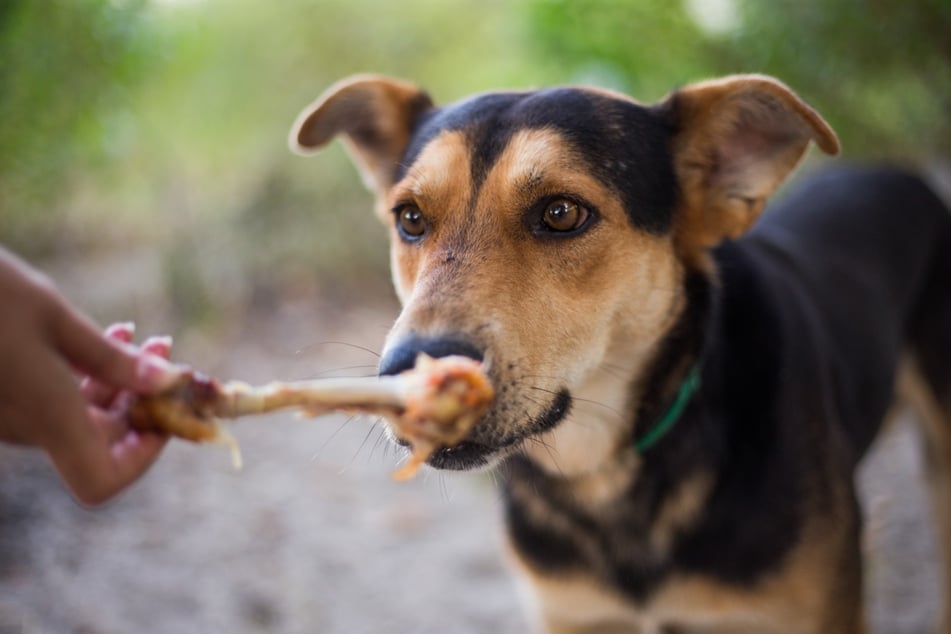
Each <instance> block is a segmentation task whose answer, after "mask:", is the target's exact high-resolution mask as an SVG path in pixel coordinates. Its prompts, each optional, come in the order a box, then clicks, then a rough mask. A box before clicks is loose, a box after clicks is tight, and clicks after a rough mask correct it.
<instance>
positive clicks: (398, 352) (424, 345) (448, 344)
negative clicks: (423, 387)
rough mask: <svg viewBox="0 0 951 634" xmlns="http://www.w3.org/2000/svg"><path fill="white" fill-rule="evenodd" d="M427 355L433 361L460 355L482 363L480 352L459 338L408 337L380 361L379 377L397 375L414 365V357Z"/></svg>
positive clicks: (387, 352)
mask: <svg viewBox="0 0 951 634" xmlns="http://www.w3.org/2000/svg"><path fill="white" fill-rule="evenodd" d="M420 354H427V355H429V356H431V357H433V358H434V359H438V358H440V357H448V356H452V355H461V356H464V357H469V358H470V359H475V360H476V361H482V358H483V354H482V351H481V350H480V349H479V348H478V347H477V346H475V345H474V344H473V343H471V342H470V341H468V340H466V339H464V338H463V337H460V336H442V337H421V336H410V337H407V338H405V339H403V340H402V341H399V342H398V343H396V344H395V345H393V346H392V347H390V349H389V350H387V351H386V353H385V354H384V355H383V358H382V359H381V360H380V368H379V372H380V376H384V375H390V374H399V373H400V372H404V371H406V370H409V369H410V368H412V367H413V366H414V365H415V364H416V357H418V356H419V355H420Z"/></svg>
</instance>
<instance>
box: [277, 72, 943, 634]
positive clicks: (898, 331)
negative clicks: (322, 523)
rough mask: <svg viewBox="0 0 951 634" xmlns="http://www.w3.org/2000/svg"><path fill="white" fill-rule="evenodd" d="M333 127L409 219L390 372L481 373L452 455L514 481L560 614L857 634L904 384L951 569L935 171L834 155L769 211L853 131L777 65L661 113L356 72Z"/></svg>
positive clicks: (404, 227)
mask: <svg viewBox="0 0 951 634" xmlns="http://www.w3.org/2000/svg"><path fill="white" fill-rule="evenodd" d="M338 134H340V135H342V137H343V139H344V141H345V142H346V144H347V147H348V149H349V150H350V151H351V154H352V156H353V157H354V159H355V161H356V163H357V164H358V166H359V167H360V170H361V173H362V175H363V177H364V180H365V182H366V183H367V185H368V187H370V188H371V190H373V191H374V193H375V194H376V197H377V205H376V209H377V212H378V214H379V216H380V218H381V219H382V220H383V221H384V222H385V223H386V224H387V225H388V226H389V227H390V231H391V233H392V265H393V277H394V282H395V286H396V290H397V294H398V295H399V298H400V300H401V301H402V303H403V311H402V314H401V315H400V317H399V319H398V320H397V322H396V324H395V326H394V328H393V330H392V332H391V333H390V335H389V337H388V339H387V344H386V350H385V354H384V357H383V360H382V362H381V367H380V371H381V373H394V372H399V371H401V370H403V369H405V368H406V367H408V366H410V365H411V364H412V363H413V360H414V359H415V357H416V355H417V354H418V353H419V352H428V353H429V354H431V355H435V356H440V355H446V354H467V355H469V356H472V357H475V358H479V359H484V361H485V362H486V366H487V368H488V372H489V374H490V377H491V379H492V381H493V383H494V385H495V387H496V391H497V398H496V400H495V402H494V404H493V405H492V407H491V409H490V411H489V412H488V413H487V414H486V415H485V417H484V418H483V419H482V420H481V421H480V422H479V423H478V424H477V425H476V426H475V427H474V428H473V430H472V432H471V434H470V436H469V437H468V439H467V440H466V442H464V443H463V444H462V445H460V446H458V447H456V448H453V449H444V450H442V451H440V452H439V453H437V454H436V455H435V456H434V458H433V459H432V460H431V464H432V465H433V466H434V467H436V468H442V469H469V468H477V467H485V466H491V467H495V468H497V469H498V470H499V472H500V473H501V474H502V476H503V477H502V478H501V479H502V482H503V489H504V499H505V504H506V517H507V527H508V535H509V540H510V544H511V552H512V556H513V557H512V558H513V560H514V561H515V565H516V568H517V569H518V570H519V572H520V573H521V578H522V579H523V580H524V581H525V587H526V590H527V591H526V595H527V596H528V597H529V600H530V602H531V603H532V605H533V609H534V611H535V613H536V614H537V617H538V622H539V625H540V628H541V629H542V630H543V631H546V632H643V633H645V634H647V633H653V632H729V633H741V632H784V633H787V632H802V633H804V634H806V633H808V634H818V633H829V634H833V633H834V634H849V633H856V632H862V631H864V628H863V617H862V609H861V595H862V579H861V560H860V551H859V535H860V530H861V527H860V515H859V511H858V507H857V501H856V495H855V489H854V485H853V472H854V469H855V466H856V464H857V462H858V461H859V460H860V458H861V457H862V455H863V453H864V452H865V451H866V450H867V449H868V447H869V445H870V444H871V442H872V440H873V438H874V437H875V435H876V433H877V431H878V429H879V428H880V426H881V422H882V420H883V418H884V416H885V414H886V411H887V410H888V409H889V407H890V406H891V405H892V403H893V401H894V400H895V398H896V385H897V386H900V387H901V389H902V390H903V392H906V393H907V394H908V396H909V397H910V398H912V399H914V400H915V402H916V403H917V404H918V405H919V408H920V410H921V411H922V412H923V413H924V418H925V420H926V423H927V424H926V425H925V429H926V435H927V437H928V439H929V444H928V452H927V455H928V465H929V475H930V477H931V480H932V484H933V485H934V490H935V499H936V502H937V503H938V509H939V510H938V516H939V519H940V536H941V538H942V541H943V543H944V546H945V551H944V552H945V555H944V558H945V569H946V572H948V573H951V560H949V558H951V550H948V549H949V548H951V218H949V215H948V212H947V210H946V209H945V208H944V207H943V206H942V204H941V202H940V201H939V200H938V199H937V198H936V197H935V196H934V194H932V193H931V192H930V191H929V190H928V189H927V188H926V187H925V186H924V185H923V184H922V183H921V182H920V181H919V180H917V179H916V178H914V177H911V176H909V175H906V174H904V173H901V172H899V171H895V170H890V169H881V170H856V169H849V168H835V169H832V170H829V171H828V172H827V174H826V175H824V176H820V177H819V178H816V179H813V180H812V181H811V183H810V184H808V185H806V186H805V187H803V188H800V189H799V190H797V191H796V192H795V193H793V194H791V195H789V196H787V197H786V198H785V200H784V202H782V203H780V204H779V205H777V206H776V207H775V209H773V210H772V211H770V212H769V213H766V214H765V215H764V216H763V218H761V219H760V220H759V221H758V222H757V219H758V218H759V216H760V213H761V212H762V210H763V208H764V205H765V202H766V199H767V197H768V196H769V195H770V194H771V193H773V191H774V190H775V189H776V188H777V187H778V185H779V184H780V183H781V182H782V180H783V179H784V178H785V177H786V176H787V174H788V173H789V172H790V171H791V170H792V169H793V168H794V167H795V166H796V164H797V163H798V162H799V161H800V159H801V158H802V156H803V155H804V153H805V151H806V149H807V147H808V145H809V142H810V141H813V142H815V143H816V144H817V145H818V146H819V148H821V149H822V150H824V151H825V152H827V153H833V154H834V153H836V152H837V151H838V140H837V139H836V137H835V134H834V133H833V132H832V130H831V129H830V128H829V126H828V125H827V124H826V123H825V122H824V121H823V119H822V118H821V117H820V116H819V115H818V114H817V113H816V112H815V111H813V110H812V109H811V108H810V107H809V106H808V105H806V104H805V103H804V102H803V101H802V100H801V99H799V98H798V97H797V96H796V95H795V94H794V93H793V92H791V91H790V90H789V89H788V88H787V87H785V86H784V85H783V84H781V83H780V82H778V81H776V80H773V79H771V78H768V77H763V76H756V75H744V76H734V77H728V78H725V79H722V80H717V81H710V82H704V83H699V84H694V85H690V86H687V87H685V88H682V89H680V90H677V91H675V92H673V93H672V94H671V95H670V96H669V97H667V98H666V99H664V100H663V101H662V102H660V103H658V104H655V105H649V106H646V105H641V104H638V103H636V102H634V101H633V100H631V99H629V98H627V97H625V96H623V95H619V94H614V93H610V92H606V91H602V90H597V89H590V88H555V89H549V90H542V91H536V92H506V93H490V94H482V95H477V96H475V97H472V98H469V99H467V100H464V101H462V102H459V103H456V104H454V105H450V106H446V107H437V106H435V105H434V104H433V103H432V101H431V100H430V98H429V97H428V96H427V95H426V94H425V93H423V92H421V91H420V90H419V89H417V88H416V87H415V86H413V85H411V84H407V83H403V82H398V81H395V80H391V79H387V78H383V77H377V76H360V77H355V78H351V79H349V80H346V81H344V82H342V83H340V84H338V85H336V86H334V87H332V88H331V89H330V90H328V91H327V93H325V94H324V95H323V96H322V97H321V98H320V99H319V100H318V101H316V102H315V103H314V104H312V105H311V106H310V107H308V108H307V109H306V110H305V111H304V112H303V113H302V114H301V117H300V118H299V119H298V121H297V123H296V124H295V126H294V129H293V131H292V137H291V143H292V146H293V147H294V148H295V149H297V150H299V151H303V152H309V151H312V150H316V149H317V148H319V147H321V146H323V145H324V144H326V143H327V142H329V141H330V140H331V138H333V137H334V136H335V135H338ZM754 223H755V224H754ZM698 360H699V361H700V362H701V363H702V375H701V376H702V382H701V386H700V388H699V390H698V392H697V393H696V394H694V395H693V396H692V398H691V400H690V401H689V404H688V405H687V408H686V410H685V411H684V413H683V415H682V416H681V417H680V420H679V421H678V422H677V424H676V425H675V426H674V427H673V429H672V430H671V431H670V432H669V433H668V434H667V435H665V436H664V437H663V438H662V439H661V440H660V441H659V442H658V443H657V444H656V445H655V446H654V447H652V448H651V449H649V450H648V451H645V452H643V453H639V452H637V451H636V450H635V449H634V445H635V442H636V441H637V440H638V439H639V438H641V437H642V436H643V434H645V433H646V430H648V429H649V428H650V427H651V426H652V425H653V424H654V423H655V421H656V420H657V419H658V418H659V417H660V416H662V414H663V413H664V412H665V411H666V409H667V408H668V407H670V404H671V402H672V401H673V400H674V398H675V395H676V393H677V390H678V387H679V385H680V384H681V382H682V380H683V379H684V376H685V375H686V373H687V372H688V369H689V368H690V367H691V366H692V365H693V364H694V363H695V362H697V361H698ZM899 374H900V380H899ZM948 587H951V586H949V585H948V584H946V589H945V590H944V594H943V597H944V605H945V607H946V608H947V606H948V605H951V590H948V589H947V588H948ZM939 627H941V628H943V629H941V630H940V631H941V632H945V633H947V632H949V631H951V630H949V624H948V622H947V616H945V622H944V623H943V624H942V625H941V626H939Z"/></svg>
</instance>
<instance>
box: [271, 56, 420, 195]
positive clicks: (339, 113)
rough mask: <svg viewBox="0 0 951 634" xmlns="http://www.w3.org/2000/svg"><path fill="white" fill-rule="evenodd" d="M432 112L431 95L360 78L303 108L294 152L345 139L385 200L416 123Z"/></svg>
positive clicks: (345, 82)
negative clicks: (427, 112) (334, 138)
mask: <svg viewBox="0 0 951 634" xmlns="http://www.w3.org/2000/svg"><path fill="white" fill-rule="evenodd" d="M432 107H433V102H432V100H431V99H430V98H429V95H427V94H426V93H425V92H423V91H421V90H420V89H419V88H417V87H416V86H414V85H413V84H410V83H407V82H403V81H398V80H395V79H390V78H388V77H382V76H379V75H357V76H354V77H350V78H347V79H344V80H343V81H340V82H338V83H337V84H335V85H333V86H331V87H330V88H329V89H328V90H327V91H326V92H325V93H324V94H323V95H321V96H320V97H319V98H318V99H317V100H316V101H315V102H314V103H312V104H310V105H309V106H307V107H306V108H304V111H303V112H301V113H300V115H299V116H298V117H297V121H295V122H294V126H293V127H292V128H291V135H290V146H291V149H292V150H294V151H296V152H299V153H301V154H311V153H313V152H316V151H317V150H319V149H320V148H321V147H323V146H324V145H326V144H327V143H328V142H329V141H330V140H331V139H333V137H334V136H336V135H337V134H343V139H344V143H345V145H346V147H347V149H348V150H349V152H350V155H351V156H352V157H353V160H354V163H356V165H357V167H358V169H359V170H360V174H361V176H362V177H363V182H364V183H365V184H366V186H367V188H368V189H370V190H371V191H373V192H376V193H377V194H383V193H384V192H385V191H386V190H387V189H388V188H389V187H390V186H391V185H392V184H393V181H394V179H395V177H396V172H397V166H398V163H399V161H400V159H401V158H402V156H403V152H405V150H406V146H407V145H408V144H409V141H410V137H411V135H412V132H413V128H414V127H415V125H416V122H417V121H418V120H419V117H420V115H421V114H422V113H423V112H425V111H427V110H429V109H430V108H432Z"/></svg>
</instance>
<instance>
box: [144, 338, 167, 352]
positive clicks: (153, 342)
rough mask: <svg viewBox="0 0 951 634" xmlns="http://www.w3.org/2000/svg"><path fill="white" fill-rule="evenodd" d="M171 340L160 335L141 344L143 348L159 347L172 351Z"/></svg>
mask: <svg viewBox="0 0 951 634" xmlns="http://www.w3.org/2000/svg"><path fill="white" fill-rule="evenodd" d="M172 343H173V341H172V338H171V337H170V336H169V335H161V336H154V337H149V338H148V339H146V340H145V343H143V344H142V347H143V348H155V347H160V348H162V349H164V350H171V349H172Z"/></svg>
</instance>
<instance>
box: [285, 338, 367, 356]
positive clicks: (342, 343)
mask: <svg viewBox="0 0 951 634" xmlns="http://www.w3.org/2000/svg"><path fill="white" fill-rule="evenodd" d="M321 346H347V347H348V348H354V349H356V350H362V351H363V352H366V353H368V354H372V355H373V356H374V357H376V358H377V359H379V358H380V353H379V352H377V351H376V350H373V349H372V348H367V347H366V346H361V345H359V344H356V343H350V342H349V341H335V340H328V341H318V342H316V343H311V344H308V345H306V346H304V347H302V348H299V349H298V350H296V351H295V352H294V354H296V355H298V356H300V355H303V354H306V353H308V352H310V351H312V350H314V349H315V348H319V347H321Z"/></svg>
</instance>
